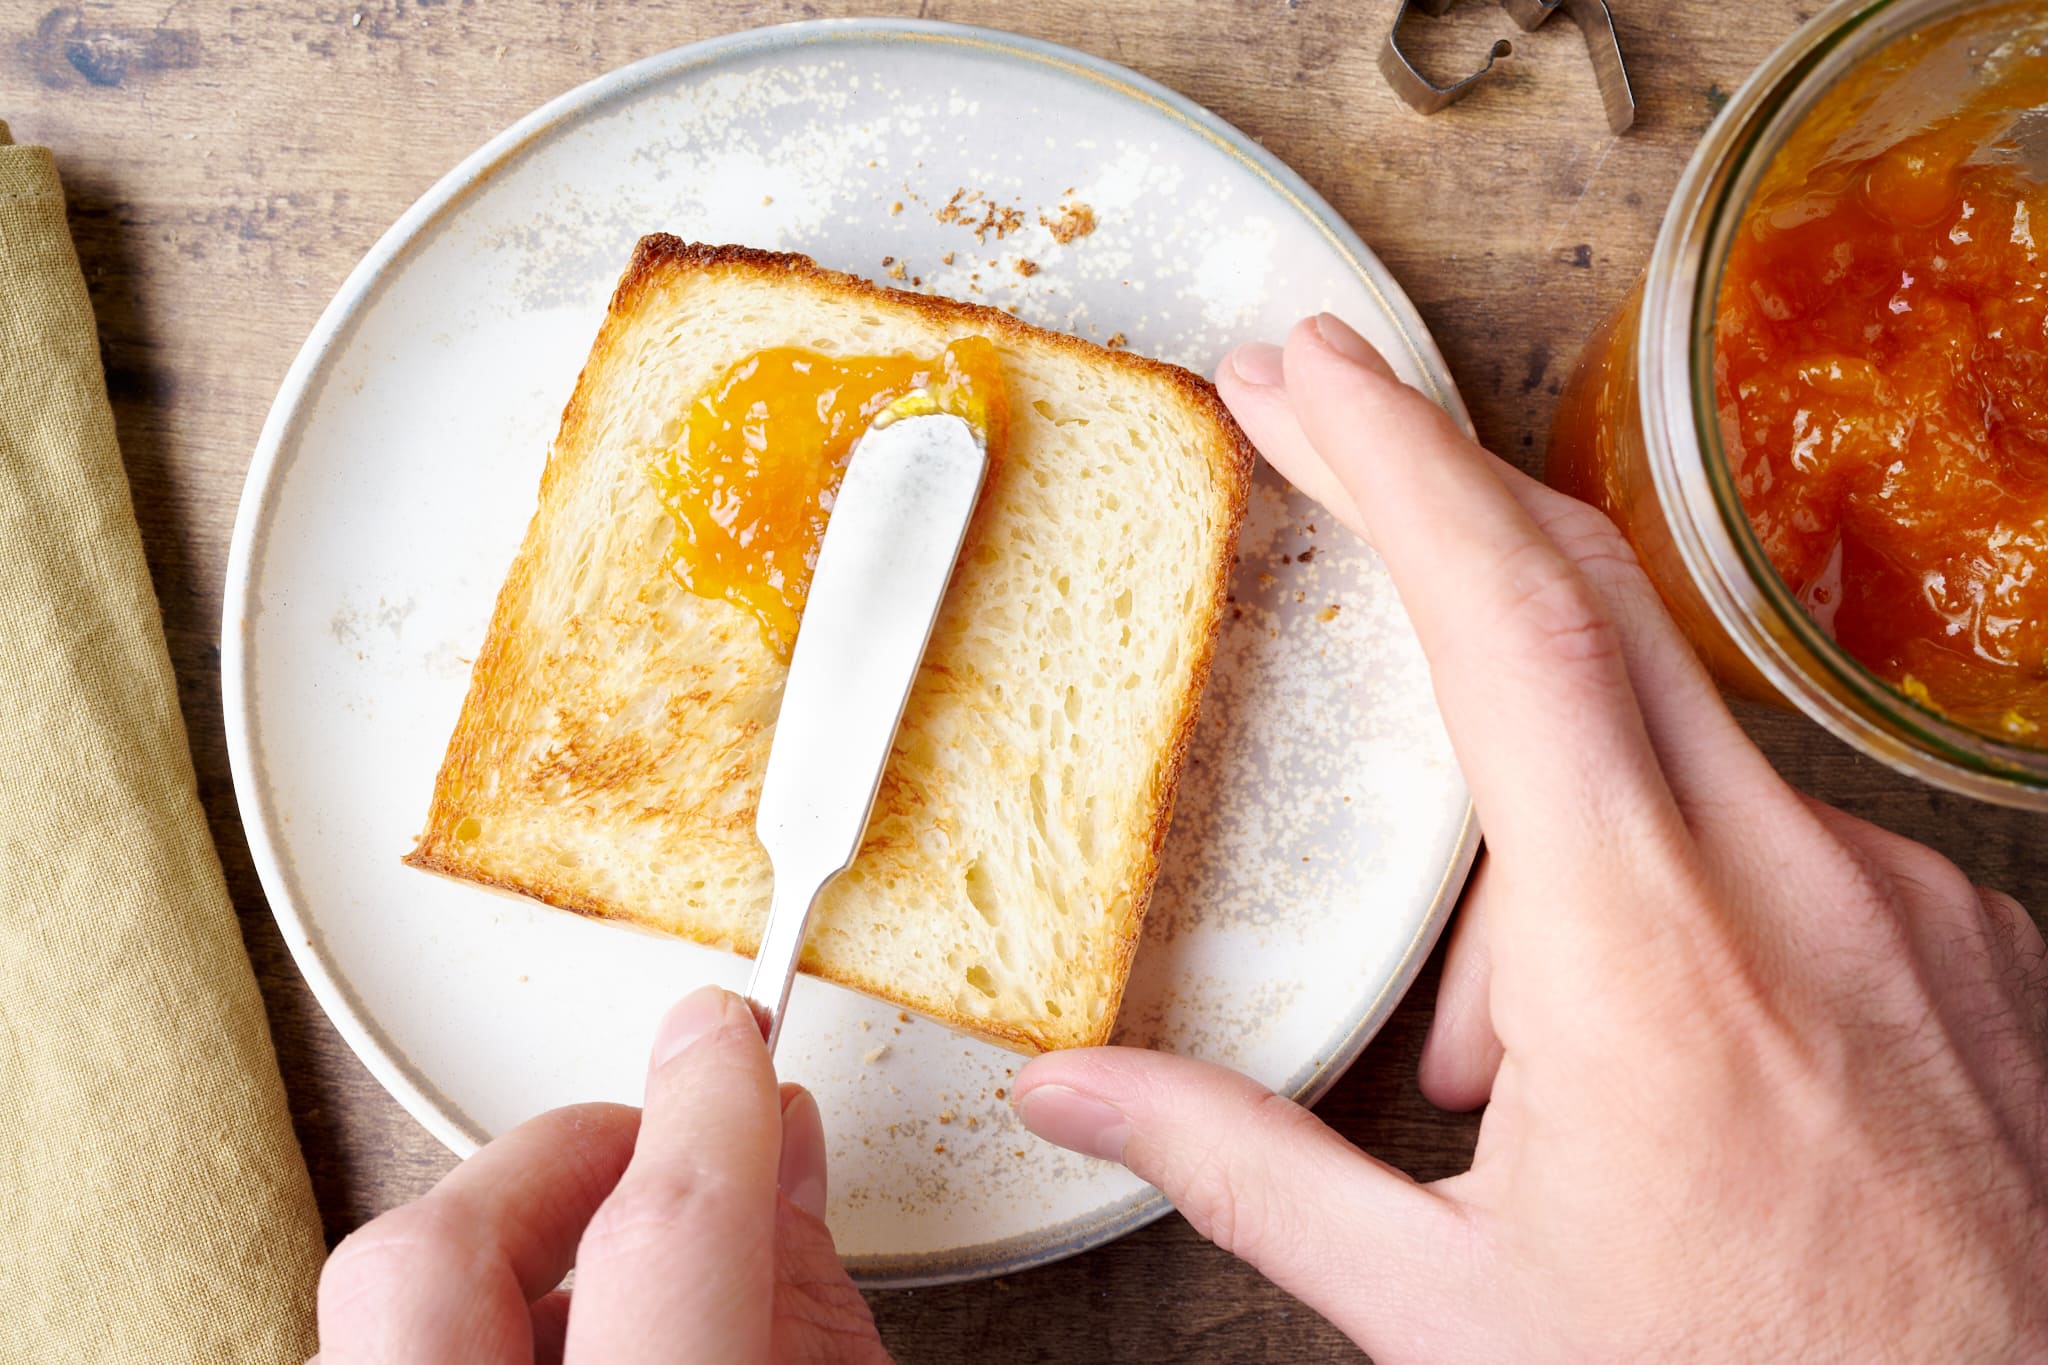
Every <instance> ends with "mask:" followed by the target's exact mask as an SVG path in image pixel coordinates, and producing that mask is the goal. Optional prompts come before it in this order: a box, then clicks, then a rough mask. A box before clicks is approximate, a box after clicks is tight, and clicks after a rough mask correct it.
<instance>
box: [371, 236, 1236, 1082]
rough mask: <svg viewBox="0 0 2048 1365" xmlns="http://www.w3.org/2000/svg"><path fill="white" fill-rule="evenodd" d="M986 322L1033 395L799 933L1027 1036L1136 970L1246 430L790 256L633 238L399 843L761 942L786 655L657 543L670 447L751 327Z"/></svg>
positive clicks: (1188, 393) (878, 327)
mask: <svg viewBox="0 0 2048 1365" xmlns="http://www.w3.org/2000/svg"><path fill="white" fill-rule="evenodd" d="M975 334H979V335H983V336H986V337H988V338H990V339H991V340H992V341H994V342H995V344H996V347H997V351H998V356H999V359H1000V363H1001V367H1002V373H1003V380H1004V385H1005V388H1006V391H1007V394H1008V400H1009V408H1010V412H1011V419H1010V427H1009V437H1008V443H1007V452H1006V454H1005V456H1004V458H1003V459H1002V460H1001V462H1000V464H999V466H998V467H997V471H996V473H995V474H994V475H993V476H992V478H991V481H990V483H989V485H988V487H987V488H986V489H985V491H984V493H983V502H982V504H981V507H980V509H979V511H978V512H977V514H976V523H975V526H974V528H973V531H972V534H971V536H970V539H969V542H968V544H967V547H966V549H965V551H964V552H963V554H962V557H961V562H960V566H959V568H958V570H957V572H956V573H955V576H954V579H953V583H952V586H951V588H950V591H949V593H948V595H947V598H946V603H945V606H944V608H943V610H942V612H941V615H940V618H939V621H938V624H937V627H936V629H935V631H934V633H933V636H932V642H931V646H930V648H929V651H928V652H927V654H926V657H925V661H924V665H923V668H922V670H921V672H920V674H919V677H918V681H917V684H916V687H915V689H914V691H913V692H912V695H911V698H910V702H909V706H908V708H907V710H906V712H905V714H904V718H903V724H902V729H901V731H900V732H899V734H898V736H897V740H896V747H895V751H894V753H893V756H892V757H891V760H890V764H889V769H888V772H887V774H886V775H885V777H884V778H883V782H882V788H881V795H880V798H879V800H878V801H877V803H876V806H875V812H874V816H873V818H872V820H871V821H870V822H869V825H868V830H867V836H866V840H865V842H864V843H863V845H862V848H861V851H860V853H859V855H858V857H857V858H856V859H855V861H854V863H853V866H852V867H851V868H850V869H849V870H848V871H847V872H846V873H845V874H843V875H842V876H841V877H840V878H839V879H838V880H837V881H836V882H835V883H833V884H832V886H830V887H829V888H828V889H827V890H826V892H825V894H824V896H823V897H822V899H821V900H820V901H819V903H818V907H817V910H816V912H815V913H814V915H813V917H812V921H811V929H810V937H809V941H808V945H807V947H806V950H805V955H804V969H805V970H806V971H809V972H812V973H814V974H816V975H818V976H822V977H824V978H826V979H828V980H832V981H836V982H840V983H842V984H844V985H847V986H851V987H854V988H855V989H858V990H862V991H866V992H868V993H870V994H872V995H876V996H880V997H882V998H883V999H886V1000H889V1001H891V1002H894V1003H896V1004H898V1005H901V1006H903V1007H904V1008H907V1009H912V1010H916V1011H918V1012H919V1013H922V1014H925V1015H928V1016H930V1017H932V1018H935V1019H938V1020H940V1021H942V1022H944V1023H947V1024H949V1025H952V1026H954V1027H957V1028H960V1029H963V1030H966V1031H968V1032H970V1033H974V1034H978V1035H980V1036H982V1037H985V1038H988V1039H991V1040H993V1041H996V1042H999V1043H1002V1044H1005V1045H1007V1046H1010V1047H1013V1048H1018V1049H1021V1050H1026V1051H1036V1050H1043V1049H1048V1048H1056V1047H1071V1046H1079V1045H1086V1044H1093V1043H1100V1042H1102V1041H1103V1040H1104V1039H1105V1038H1107V1037H1108V1035H1109V1031H1110V1028H1111V1025H1112V1024H1113V1023H1114V1021H1115V1016H1116V1010H1117V1004H1118V1002H1119V1000H1120V999H1121V998H1122V995H1123V989H1124V982H1125V978H1126V976H1127V974H1128V972H1129V969H1130V963H1131V955H1132V953H1133V951H1134V949H1135V948H1136V945H1137V941H1138V929H1139V924H1140V921H1141V919H1142V917H1143V915H1144V910H1145V903H1146V900H1147V897H1148V896H1149V894H1150V892H1151V888H1152V882H1153V876H1154V873H1155V871H1156V868H1157V861H1158V854H1159V846H1160V843H1161V841H1162V840H1163V839H1164V837H1165V835H1166V828H1167V823H1168V820H1169V818H1170V816H1171V813H1172V807H1173V797H1174V790H1175V786H1176V784H1177V782H1178V779H1179V775H1180V767H1181V760H1182V756H1183V753H1184V751H1185V749H1186V746H1187V742H1188V737H1189V735H1190V734H1191V732H1192V730H1193V727H1194V722H1195V712H1196V706H1197V704H1198V701H1199V699H1200V694H1201V690H1202V684H1203V682H1204V680H1205V678H1206V676H1207V673H1208V667H1209V658H1210V653H1211V650H1212V646H1213V644H1214V640H1215V634H1216V629H1217V622H1218V619H1219V617H1220V615H1221V613H1222V611H1223V608H1224V601H1225V592H1226V588H1227V585H1228V582H1229V578H1230V572H1231V565H1232V556H1233V550H1234V546H1235V543H1236V539H1237V529H1238V524H1239V521H1240V520H1241V518H1242V516H1243V511H1244V504H1245V498H1246V494H1247V490H1248V488H1249V484H1250V474H1251V462H1252V451H1251V447H1250V445H1249V444H1248V443H1247V442H1246V440H1245V438H1244V436H1243V434H1242V433H1241V432H1240V431H1239V430H1238V429H1237V426H1236V424H1235V423H1234V422H1232V420H1231V419H1230V416H1229V414H1228V413H1227V412H1226V411H1225V409H1224V408H1223V405H1222V403H1221V402H1220V401H1219V400H1218V399H1217V397H1216V394H1215V391H1214V390H1213V389H1212V388H1211V387H1210V386H1209V384H1208V383H1206V382H1205V381H1203V380H1201V379H1199V378H1197V377H1196V376H1194V375H1192V374H1190V373H1188V372H1187V371H1185V370H1181V369H1178V368H1176V367H1173V366H1170V365H1165V364H1161V363H1159V362H1157V361H1152V360H1147V359H1144V358H1142V357H1139V356H1134V355H1130V354H1126V353H1121V352H1114V351H1109V350H1105V349H1103V348H1102V347H1099V346H1095V345H1092V344H1090V343H1088V342H1085V341H1081V340H1078V339H1076V338H1074V337H1070V336H1064V335H1060V334H1057V333H1053V332H1047V331H1042V330H1040V329H1038V328H1035V327H1031V326H1028V325H1026V324H1024V323H1022V322H1019V321H1017V320H1016V319H1015V318H1013V317H1011V316H1009V315H1008V314H1005V313H1002V312H999V311H997V310H995V309H991V308H982V307H976V306H974V305H971V304H964V303H957V302H954V301H952V300H948V299H941V298H933V297H930V296H926V295H919V294H908V293H900V292H897V291H894V290H889V289H883V288H879V287H877V286H875V285H872V284H870V283H868V282H866V281H864V280H860V279H856V278H854V277H852V276H849V275H840V274H835V273H832V272H829V271H825V270H821V269H819V268H818V267H817V266H816V265H814V264H813V263H812V262H811V261H810V260H808V259H807V258H805V257H802V256H786V255H774V254H769V253H765V252H758V251H751V250H747V249H743V248H738V247H707V246H696V245H689V244H685V243H683V242H681V241H678V240H677V239H675V238H673V237H668V236H659V235H658V236H652V237H648V238H645V239H643V240H642V241H641V242H640V244H639V247H638V249H637V250H636V251H635V252H634V255H633V260H632V263H631V264H630V265H629V266H628V267H627V269H626V273H625V275H624V277H623V278H622V279H621V280H620V282H619V287H618V291H617V292H616V293H615V294H614V295H613V297H612V302H611V309H610V312H609V314H608V315H607V316H606V318H605V321H604V325H603V327H602V329H601V330H600V331H599V333H598V337H597V341H596V344H595V345H594V346H593V347H592V349H591V352H590V358H589V361H588V362H587V363H586V364H585V366H584V368H583V373H582V376H581V378H580V379H579V380H578V381H577V385H576V391H575V394H574V396H573V397H572V398H571V399H570V400H569V405H568V407H567V409H566V410H565V411H564V412H563V414H562V426H561V430H560V432H559V434H558V435H557V436H556V438H555V443H554V446H553V448H552V450H551V451H550V453H549V456H548V463H547V470H546V473H545V474H544V475H543V476H542V479H541V489H540V508H539V510H538V511H537V512H536V513H535V515H534V519H533V522H532V524H531V526H530V527H529V528H528V530H527V534H526V541H525V544H524V545H523V546H522V547H521V548H520V551H519V555H518V558H517V559H515V560H514V561H513V564H512V568H511V572H510V574H509V575H508V576H507V578H506V581H505V585H504V587H503V589H502V590H501V591H500V593H499V596H498V604H497V609H496V612H495V613H494V615H493V617H492V619H491V626H490V633H489V636H488V637H487V638H486V640H485V641H484V644H483V648H482V650H481V651H480V653H479V654H478V656H477V660H476V666H475V670H474V673H473V675H472V678H471V682H470V690H469V696H468V699H467V701H465V703H464V704H463V708H462V715H461V718H460V720H459V721H458V722H457V724H456V728H455V735H454V738H453V739H452V740H451V741H450V742H449V746H448V753H447V757H446V759H445V760H444V762H443V764H442V768H441V773H440V777H439V780H438V781H437V782H436V784H435V787H434V796H433V805H432V809H431V811H430V813H429V815H428V818H427V826H426V830H425V832H424V833H423V834H422V835H421V836H420V840H419V846H418V848H417V849H415V850H414V852H413V853H412V854H411V856H410V857H408V858H407V859H406V861H407V862H409V863H410V864H412V865H413V866H415V867H420V868H426V869H429V870H431V871H435V872H441V873H446V874H449V875H451V876H454V877H459V878H463V879H466V880H469V881H473V882H479V883H484V884H487V885H490V886H494V887H499V888H503V889H506V890H510V891H514V892H520V893H523V894H525V895H528V896H533V897H536V898H538V899H540V900H543V901H546V902H547V903H549V904H551V905H556V906H561V907H563V908H565V909H569V910H575V911H579V912H581V913H583V914H587V915H596V916H602V917H604V918H609V919H621V920H630V921H632V922H634V923H636V924H639V925H643V926H646V927H648V928H651V929H656V930H661V931H664V932H667V933H673V934H680V935H684V936H686V937H689V938H692V939H696V940H698V941H700V942H703V943H709V944H714V945H721V946H729V947H731V948H734V949H736V950H738V951H740V952H742V953H749V954H751V953H752V952H753V951H754V949H755V947H756V945H757V943H758V941H759V932H760V928H761V924H762V921H763V918H764V917H765V915H766V913H767V907H768V895H769V884H770V873H769V867H768V862H767V858H766V856H765V855H764V854H763V852H762V851H761V848H760V845H759V844H758V843H757V842H756V840H755V838H754V831H753V820H754V806H755V801H756V799H757V797H758V795H759V792H760V784H761V775H762V772H763V770H764V767H765V765H766V762H767V757H768V748H769V744H770V742H771V741H772V740H773V738H774V734H775V713H776V708H777V706H778V704H779V702H780V697H781V689H782V680H783V677H784V675H785V672H786V667H785V665H784V663H783V662H782V660H781V658H780V657H779V655H778V654H777V652H776V651H775V650H774V649H773V648H771V647H770V645H769V644H768V642H767V640H766V639H765V638H764V635H763V632H762V630H761V627H760V625H759V623H758V621H757V620H755V619H754V618H753V617H751V616H749V615H747V614H745V613H744V612H742V611H741V610H740V609H739V608H737V607H735V606H733V605H732V604H731V603H729V602H726V601H722V600H712V599H709V598H706V597H700V596H697V595H695V594H693V593H691V592H689V591H687V590H685V589H684V588H683V587H682V586H680V584H679V583H678V582H677V581H676V579H675V578H674V577H672V576H671V574H670V572H669V570H668V565H667V554H668V550H669V546H670V541H671V539H672V537H673V535H674V523H673V521H672V520H671V518H670V517H669V515H668V514H667V513H666V512H665V511H664V509H663V507H662V505H661V504H660V502H659V501H658V500H657V497H656V495H655V492H654V490H653V487H652V485H651V483H650V479H649V474H648V470H649V468H650V462H651V461H652V460H653V459H654V458H655V456H656V454H657V453H658V452H659V451H661V450H663V449H665V448H666V447H667V446H669V445H670V444H672V443H673V442H674V441H675V439H676V436H677V433H678V431H679V429H680V417H681V414H682V413H683V411H684V410H685V407H686V405H687V404H688V403H690V401H691V400H692V399H693V398H694V397H695V396H696V395H698V394H699V393H700V392H702V391H703V390H704V389H705V388H706V386H707V385H708V384H710V382H711V381H712V380H713V379H714V378H715V377H716V376H717V375H719V374H720V373H722V372H723V371H724V370H725V369H726V368H727V367H729V366H731V365H732V364H733V363H734V362H735V361H737V360H738V359H740V358H741V357H744V356H747V355H750V354H752V353H753V352H756V351H759V350H762V349H764V348H768V347H775V346H792V345H793V346H802V347H808V348H811V349H813V350H817V351H823V352H828V353H838V354H844V355H892V354H899V353H915V354H920V355H934V354H936V353H937V352H938V351H939V350H940V349H941V348H942V347H943V346H944V345H945V344H946V343H947V342H948V341H950V340H952V339H955V338H958V337H962V336H967V335H975Z"/></svg>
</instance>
